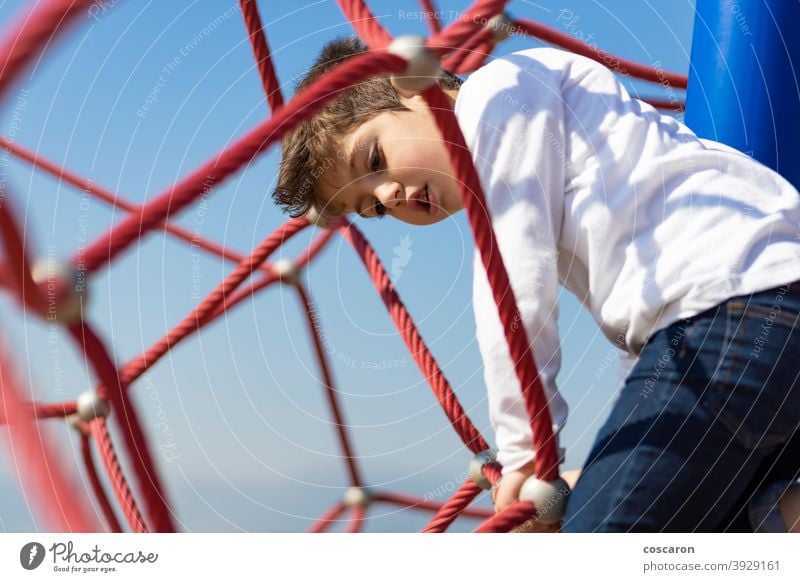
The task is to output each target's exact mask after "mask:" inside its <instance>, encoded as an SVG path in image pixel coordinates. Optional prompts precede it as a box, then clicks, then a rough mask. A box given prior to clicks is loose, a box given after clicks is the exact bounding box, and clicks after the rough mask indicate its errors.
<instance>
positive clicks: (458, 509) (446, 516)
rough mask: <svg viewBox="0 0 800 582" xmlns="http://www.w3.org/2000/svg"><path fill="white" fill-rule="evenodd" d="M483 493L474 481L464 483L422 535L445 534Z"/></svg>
mask: <svg viewBox="0 0 800 582" xmlns="http://www.w3.org/2000/svg"><path fill="white" fill-rule="evenodd" d="M481 491H482V489H481V488H480V487H478V485H477V484H476V483H475V481H473V480H472V479H467V480H466V481H464V482H463V483H462V484H461V487H459V488H458V491H456V493H455V495H453V497H452V499H450V500H449V501H448V502H447V503H445V504H444V505H443V506H442V507H441V509H439V511H437V512H436V515H434V516H433V518H432V519H431V521H430V522H429V523H428V525H426V526H425V528H424V529H423V530H422V533H444V532H445V531H446V530H447V528H448V527H450V524H451V523H453V522H454V521H455V519H456V518H457V517H458V516H459V515H461V514H462V513H463V512H464V510H465V509H466V508H467V506H468V505H469V504H470V503H472V501H473V500H474V499H475V498H476V497H477V496H478V495H480V492H481Z"/></svg>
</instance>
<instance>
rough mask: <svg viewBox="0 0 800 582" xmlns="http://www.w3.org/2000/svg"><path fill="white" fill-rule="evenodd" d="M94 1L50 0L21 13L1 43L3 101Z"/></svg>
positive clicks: (38, 3) (0, 94)
mask: <svg viewBox="0 0 800 582" xmlns="http://www.w3.org/2000/svg"><path fill="white" fill-rule="evenodd" d="M94 1H95V0H50V1H49V2H48V1H45V2H37V3H36V4H35V5H34V6H33V8H31V9H30V10H29V11H25V13H23V14H21V15H20V17H19V18H17V21H16V22H15V23H14V24H13V25H11V26H10V27H9V28H8V33H7V34H6V35H5V36H4V37H3V39H2V40H0V55H2V66H0V101H2V100H3V99H4V98H5V96H6V95H7V94H8V92H9V91H10V88H11V85H12V84H13V83H14V81H16V80H17V78H18V77H19V76H20V74H21V73H22V71H23V70H24V69H25V67H26V66H27V65H28V64H29V63H30V61H32V60H33V58H34V57H35V56H36V55H38V54H39V53H41V52H42V51H43V50H44V49H46V48H47V47H48V46H50V44H51V43H52V42H53V40H54V39H55V38H56V37H57V36H58V35H59V34H61V33H63V31H64V30H65V29H66V28H67V26H68V25H69V23H70V22H71V21H72V20H74V19H75V18H76V17H78V16H80V15H81V14H86V9H87V8H88V7H89V6H90V5H91V4H92V3H93V2H94Z"/></svg>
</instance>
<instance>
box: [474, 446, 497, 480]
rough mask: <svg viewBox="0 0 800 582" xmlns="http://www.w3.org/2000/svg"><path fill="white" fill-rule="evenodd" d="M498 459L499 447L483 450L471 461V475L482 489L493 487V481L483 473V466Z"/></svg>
mask: <svg viewBox="0 0 800 582" xmlns="http://www.w3.org/2000/svg"><path fill="white" fill-rule="evenodd" d="M496 461H497V449H486V450H485V451H481V452H480V453H478V454H477V455H475V456H474V457H472V460H471V461H470V462H469V476H470V478H471V479H472V480H473V481H475V484H476V485H477V486H478V487H480V488H481V489H491V488H492V482H491V481H489V479H488V478H487V477H486V475H484V474H483V467H484V466H485V465H487V464H489V463H494V462H496Z"/></svg>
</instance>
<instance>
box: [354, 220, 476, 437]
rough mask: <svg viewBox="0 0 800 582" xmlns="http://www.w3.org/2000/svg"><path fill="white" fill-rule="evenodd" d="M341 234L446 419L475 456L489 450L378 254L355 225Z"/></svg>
mask: <svg viewBox="0 0 800 582" xmlns="http://www.w3.org/2000/svg"><path fill="white" fill-rule="evenodd" d="M339 232H341V233H342V236H343V237H344V238H345V240H347V242H349V243H350V245H351V246H352V247H353V249H355V251H356V253H357V254H358V256H359V257H360V258H361V261H362V262H363V263H364V266H365V267H366V268H367V272H368V273H369V275H370V278H371V279H372V283H373V284H374V285H375V289H376V290H377V291H378V294H379V295H380V296H381V299H382V300H383V303H384V305H386V309H387V310H388V311H389V315H390V316H391V318H392V321H393V322H394V324H395V326H396V327H397V330H398V331H399V332H400V335H401V336H402V338H403V341H404V342H405V344H406V346H407V347H408V350H409V352H411V357H412V358H413V359H414V361H415V362H416V363H417V366H419V369H420V371H422V374H423V376H424V377H425V379H426V380H427V381H428V383H429V384H430V385H431V388H432V389H433V393H434V394H435V395H436V398H437V400H438V401H439V404H441V406H442V409H443V410H444V412H445V414H446V415H447V418H448V419H450V422H451V423H452V425H453V428H454V429H455V431H456V433H458V436H459V437H461V440H462V441H464V444H465V445H466V446H467V448H468V449H469V450H471V451H472V452H473V453H478V452H480V451H483V450H485V449H488V448H489V445H488V444H487V443H486V441H485V440H484V439H483V437H482V436H481V435H480V433H479V432H478V430H477V429H476V428H475V426H474V425H473V424H472V421H470V419H469V417H468V416H467V413H466V412H465V411H464V409H463V408H462V407H461V404H460V403H459V401H458V398H456V395H455V393H454V392H453V389H452V388H451V387H450V384H449V383H448V381H447V379H446V378H445V376H444V373H442V370H441V368H439V364H437V363H436V360H435V359H434V358H433V356H432V355H431V353H430V350H429V349H428V346H427V345H426V344H425V340H423V339H422V336H420V334H419V331H418V330H417V326H416V325H415V324H414V320H413V319H412V318H411V315H410V314H409V313H408V310H406V308H405V306H404V305H403V302H402V301H401V300H400V296H399V295H398V294H397V291H396V290H395V288H394V284H393V283H392V282H391V279H389V275H388V274H387V273H386V269H384V268H383V265H382V264H381V261H380V259H379V258H378V255H377V254H376V253H375V251H374V250H373V248H372V247H371V246H370V245H369V243H367V241H366V239H364V236H363V235H362V234H361V232H360V231H359V230H358V229H357V228H356V227H355V226H354V225H352V224H350V225H348V226H341V227H340V228H339Z"/></svg>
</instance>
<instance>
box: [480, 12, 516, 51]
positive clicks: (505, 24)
mask: <svg viewBox="0 0 800 582" xmlns="http://www.w3.org/2000/svg"><path fill="white" fill-rule="evenodd" d="M486 27H487V28H488V29H489V30H491V31H492V36H493V37H494V41H495V42H496V43H500V42H503V41H504V40H508V39H509V38H510V37H511V34H512V33H513V32H514V20H513V19H512V18H511V16H510V15H509V14H508V12H501V13H500V14H495V15H494V16H492V17H491V18H490V19H489V22H487V23H486Z"/></svg>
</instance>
